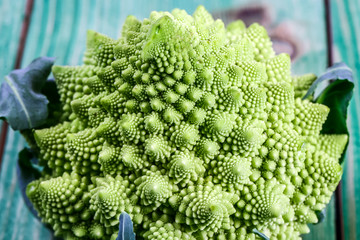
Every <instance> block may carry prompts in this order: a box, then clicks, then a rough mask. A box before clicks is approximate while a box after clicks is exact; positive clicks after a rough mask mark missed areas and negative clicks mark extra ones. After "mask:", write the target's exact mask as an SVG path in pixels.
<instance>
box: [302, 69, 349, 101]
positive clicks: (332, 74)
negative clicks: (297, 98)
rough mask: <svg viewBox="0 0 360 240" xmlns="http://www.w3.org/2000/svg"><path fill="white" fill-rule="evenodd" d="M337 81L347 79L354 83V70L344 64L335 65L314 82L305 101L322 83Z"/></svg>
mask: <svg viewBox="0 0 360 240" xmlns="http://www.w3.org/2000/svg"><path fill="white" fill-rule="evenodd" d="M335 79H343V80H344V79H345V80H348V81H350V82H353V74H352V70H351V69H350V68H349V67H348V66H347V65H346V64H345V63H343V62H339V63H335V64H334V65H332V66H331V67H329V68H328V69H326V71H325V72H324V73H323V74H322V75H320V76H319V77H318V78H317V79H316V80H315V82H313V84H312V85H311V87H310V88H309V90H308V91H307V93H306V94H305V96H304V97H303V99H306V98H308V97H309V96H311V95H312V94H313V93H314V92H315V90H316V88H317V87H318V85H319V84H320V83H321V82H324V81H329V80H335Z"/></svg>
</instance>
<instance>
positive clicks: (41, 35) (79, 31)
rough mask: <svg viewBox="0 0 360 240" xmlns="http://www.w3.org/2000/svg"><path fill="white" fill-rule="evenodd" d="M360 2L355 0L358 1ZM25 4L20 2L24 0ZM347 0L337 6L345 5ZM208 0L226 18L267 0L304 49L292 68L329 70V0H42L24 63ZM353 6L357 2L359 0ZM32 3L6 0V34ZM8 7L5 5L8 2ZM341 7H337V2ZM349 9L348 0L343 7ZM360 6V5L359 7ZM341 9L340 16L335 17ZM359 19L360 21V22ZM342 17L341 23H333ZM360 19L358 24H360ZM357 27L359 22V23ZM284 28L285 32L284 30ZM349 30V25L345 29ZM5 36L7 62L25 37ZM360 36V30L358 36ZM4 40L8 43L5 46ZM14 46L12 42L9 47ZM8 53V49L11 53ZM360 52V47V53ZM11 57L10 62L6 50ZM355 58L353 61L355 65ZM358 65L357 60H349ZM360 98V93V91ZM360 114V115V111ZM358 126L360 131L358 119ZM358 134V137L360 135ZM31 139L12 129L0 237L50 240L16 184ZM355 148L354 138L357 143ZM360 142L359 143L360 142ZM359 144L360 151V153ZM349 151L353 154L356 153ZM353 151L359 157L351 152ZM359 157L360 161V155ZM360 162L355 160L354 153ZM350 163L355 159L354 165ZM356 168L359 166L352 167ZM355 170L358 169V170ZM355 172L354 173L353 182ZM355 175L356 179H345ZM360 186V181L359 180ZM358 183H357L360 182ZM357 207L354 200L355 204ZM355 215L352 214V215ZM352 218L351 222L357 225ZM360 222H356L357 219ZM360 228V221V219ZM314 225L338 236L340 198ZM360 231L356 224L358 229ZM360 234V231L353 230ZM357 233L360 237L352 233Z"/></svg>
mask: <svg viewBox="0 0 360 240" xmlns="http://www.w3.org/2000/svg"><path fill="white" fill-rule="evenodd" d="M352 1H353V2H355V0H352ZM13 2H17V4H20V3H21V4H22V5H21V6H22V7H17V8H16V9H15V10H13V9H14V3H13ZM18 2H20V3H18ZM340 3H341V1H340V0H339V1H338V2H335V3H334V4H337V5H339V6H340V5H341V4H340ZM10 4H11V7H12V11H13V12H16V13H17V14H13V15H11V16H9V17H10V18H11V19H18V20H17V21H15V20H12V21H13V22H16V23H17V24H18V25H16V24H13V23H11V24H10V26H14V27H12V28H10V27H8V28H7V29H6V31H3V28H2V26H3V25H4V26H8V25H6V24H7V21H9V20H8V19H5V18H4V17H3V16H4V15H3V14H2V13H6V12H8V11H5V10H4V9H7V8H6V6H7V7H8V6H9V5H10ZM199 4H202V5H204V6H205V7H206V8H207V9H208V10H209V11H211V12H213V13H215V14H216V15H217V16H222V17H225V14H226V13H228V12H229V11H230V10H233V9H236V8H239V7H244V6H247V5H251V6H254V5H261V6H265V7H264V9H266V10H265V11H266V12H265V13H266V14H265V20H264V22H265V24H266V26H267V27H268V28H269V30H270V32H272V33H274V34H276V33H277V34H278V32H279V31H280V32H284V31H285V33H286V34H287V35H289V36H291V40H292V41H293V42H294V44H295V45H296V47H297V50H298V55H297V58H296V59H295V61H294V65H293V69H292V71H293V73H294V74H302V73H307V72H314V73H316V74H319V73H321V72H322V71H323V70H324V69H325V68H326V37H325V36H326V33H325V22H324V6H323V3H322V1H311V0H292V1H289V0H280V1H273V3H271V4H272V5H270V3H269V1H265V0H264V1H256V4H254V1H250V0H225V1H221V0H217V1H205V0H195V1H190V0H184V1H161V0H155V1H146V0H143V1H126V0H121V1H120V0H107V1H100V0H98V1H96V0H89V1H85V0H78V1H73V0H52V1H47V0H35V5H34V10H33V14H32V20H31V24H30V28H29V35H28V38H27V42H26V49H25V52H24V58H23V61H22V65H23V66H25V65H27V64H28V63H30V62H31V60H32V59H34V58H36V57H38V56H44V55H47V56H54V57H56V58H57V61H56V64H60V65H62V64H67V65H76V64H81V59H82V53H83V52H84V49H85V41H86V30H87V29H93V30H96V31H99V32H101V33H104V34H107V35H109V36H111V37H113V38H116V37H118V36H119V33H120V30H121V25H122V23H123V22H124V20H125V18H126V16H127V15H129V14H132V15H135V16H136V17H138V18H139V19H142V18H145V17H147V16H148V15H149V13H150V12H151V11H152V10H163V11H165V10H171V9H173V8H176V7H177V8H182V9H185V10H186V11H188V12H189V13H192V12H193V11H194V10H195V9H196V7H197V6H198V5H199ZM352 4H353V3H352ZM24 5H25V1H11V0H0V16H1V17H0V32H1V33H3V32H9V33H10V32H11V33H12V32H13V31H14V32H16V30H15V29H16V27H15V26H19V27H18V28H17V29H18V34H19V32H20V30H19V29H20V21H21V18H22V14H23V12H24ZM4 6H5V7H4ZM334 8H335V7H334ZM343 8H344V6H343ZM359 11H360V9H359V8H358V12H359ZM349 13H350V11H349V10H344V11H342V12H341V8H339V9H338V10H337V13H334V19H341V20H342V21H340V20H339V21H338V25H336V24H334V27H335V28H337V29H338V31H339V32H342V31H344V30H343V28H342V25H341V24H346V23H347V21H348V19H347V18H348V17H347V16H346V17H344V15H347V14H349ZM336 14H337V15H336ZM352 17H354V16H352ZM355 20H356V19H353V20H352V21H353V22H354V21H355ZM334 22H335V21H334ZM358 23H359V22H358ZM354 27H355V25H354V23H353V25H352V28H354ZM283 30H284V31H283ZM345 30H346V29H345ZM349 31H350V30H348V31H347V34H348V35H351V37H349V38H354V39H352V40H351V41H350V40H349V38H339V39H335V40H336V44H337V45H336V46H338V48H339V49H344V46H342V44H343V45H347V46H349V45H348V41H350V42H351V43H352V44H353V45H352V46H351V47H349V49H350V50H348V51H345V52H342V51H340V50H339V52H340V53H341V54H342V55H341V56H343V57H344V59H347V58H349V56H348V55H353V54H355V53H352V52H351V50H354V49H356V41H355V40H356V37H354V36H353V35H352V33H349ZM351 31H355V30H351ZM1 35H2V37H1V38H0V63H2V62H1V61H5V60H8V61H10V60H11V61H12V62H11V64H13V62H14V59H15V52H16V46H17V44H15V47H14V46H13V47H12V48H13V49H15V50H12V51H11V54H12V55H11V54H10V53H9V54H7V51H10V50H9V49H7V48H6V47H3V48H2V46H10V45H11V44H14V42H15V41H16V39H18V36H19V35H14V36H13V37H12V38H11V39H12V40H7V42H6V43H3V41H5V40H4V39H3V34H1ZM357 36H358V37H359V35H357ZM3 44H4V45H3ZM9 44H10V45H9ZM4 53H5V54H4ZM357 53H359V51H357ZM6 54H7V55H8V56H9V57H7V58H6V59H5V60H3V58H4V57H3V56H6ZM351 57H353V59H354V62H352V63H353V66H358V65H356V64H358V62H356V61H355V59H357V61H358V59H359V58H355V56H351ZM349 64H350V63H349ZM350 66H351V65H350ZM11 67H12V65H9V67H8V68H4V69H3V68H2V64H0V76H4V75H5V73H7V72H8V71H9V70H10V68H11ZM358 97H359V96H358ZM352 111H353V112H354V114H356V111H359V105H355V106H352ZM356 116H357V117H359V116H360V115H359V113H357V115H356ZM356 120H357V119H356V117H352V118H351V121H352V126H353V127H354V128H355V127H356V124H354V123H353V122H354V121H356ZM357 130H359V128H358V125H357ZM358 140H359V139H357V141H358ZM24 145H25V142H24V141H23V140H22V139H21V137H20V135H19V134H17V133H14V132H13V131H10V132H9V133H8V137H7V144H6V149H5V155H4V158H3V165H2V168H1V173H0V240H2V239H30V240H31V239H34V240H35V239H50V238H51V237H50V233H49V232H48V230H46V229H44V228H43V227H42V226H41V224H40V223H39V222H37V220H35V219H33V218H32V216H31V215H30V213H29V212H28V211H27V209H26V208H25V207H24V205H23V201H22V199H21V197H20V194H19V191H18V189H17V185H16V184H17V182H16V178H15V160H16V155H17V152H18V151H19V150H20V149H21V148H22V147H23V146H24ZM351 146H353V148H354V147H355V143H352V145H351ZM357 146H359V144H358V145H357ZM359 153H360V152H359V150H357V154H358V155H359ZM349 156H350V154H349ZM352 156H354V155H352ZM358 162H359V161H358ZM353 164H355V159H353ZM347 166H348V167H350V166H351V165H350V164H348V165H347ZM352 166H354V165H352ZM348 172H349V171H348V169H347V170H346V174H347V175H346V179H347V178H349V176H351V175H349V174H348ZM353 175H354V172H353ZM351 179H353V178H350V180H351ZM346 181H349V180H346ZM353 185H355V183H354V182H353ZM357 188H358V187H357ZM357 188H354V187H353V193H354V196H355V193H356V190H358V189H357ZM352 204H353V205H354V202H353V203H352ZM353 205H351V204H350V203H347V205H346V206H347V208H346V209H345V210H346V211H348V212H349V213H350V212H351V211H352V209H354V208H353V207H354V206H355V205H354V206H353ZM348 215H349V216H350V214H348ZM350 221H353V220H352V219H349V220H348V222H347V223H348V224H347V225H349V226H353V227H354V226H355V229H356V226H357V225H356V222H355V223H354V222H351V223H350ZM351 224H352V225H351ZM354 224H355V225H354ZM359 226H360V225H359ZM311 228H312V232H311V233H310V234H308V235H306V236H304V238H305V239H330V240H333V239H335V231H334V229H335V228H334V207H333V202H331V203H330V204H329V207H328V216H327V218H326V220H325V222H323V223H322V224H319V225H316V226H314V227H311ZM355 231H356V230H355ZM351 236H359V235H356V233H355V235H351ZM347 239H355V238H347Z"/></svg>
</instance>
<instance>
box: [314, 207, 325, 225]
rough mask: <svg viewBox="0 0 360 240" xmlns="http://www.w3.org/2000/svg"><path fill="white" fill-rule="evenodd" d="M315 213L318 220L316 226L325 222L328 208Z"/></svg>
mask: <svg viewBox="0 0 360 240" xmlns="http://www.w3.org/2000/svg"><path fill="white" fill-rule="evenodd" d="M315 213H316V217H317V219H318V222H317V223H314V225H316V224H319V223H322V222H323V221H324V220H325V217H326V208H324V209H323V210H321V211H315Z"/></svg>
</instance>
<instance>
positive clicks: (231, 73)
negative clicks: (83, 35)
mask: <svg viewBox="0 0 360 240" xmlns="http://www.w3.org/2000/svg"><path fill="white" fill-rule="evenodd" d="M290 65H291V63H290V58H289V56H288V55H287V54H280V55H275V53H274V51H273V49H272V43H271V41H270V38H269V37H268V35H267V33H266V30H265V29H264V28H263V27H262V26H260V25H258V24H253V25H251V26H250V27H248V28H246V27H245V25H244V24H243V23H242V22H241V21H236V22H234V23H231V24H229V25H228V26H227V27H225V26H224V24H223V22H222V21H221V20H214V19H213V18H212V16H211V15H210V14H209V13H208V12H207V11H206V10H205V9H204V7H202V6H200V7H198V9H197V10H196V11H195V13H194V14H193V16H190V15H188V14H187V13H186V12H185V11H183V10H179V9H175V10H173V11H172V12H171V13H169V12H152V13H151V14H150V17H149V18H147V19H144V20H143V21H139V20H138V19H136V18H135V17H134V16H129V17H128V18H127V19H126V21H125V24H124V26H123V29H122V35H121V37H120V38H119V39H117V40H114V39H111V38H109V37H107V36H104V35H102V34H99V33H96V32H93V31H89V32H88V41H87V50H86V52H85V55H84V65H82V66H77V67H73V66H71V67H70V66H65V67H64V66H55V67H53V74H54V76H55V80H56V82H57V86H58V89H59V93H60V95H61V102H62V106H63V107H62V116H61V118H60V119H59V123H58V125H56V126H53V127H50V128H48V129H41V130H36V131H34V137H35V139H36V142H37V145H38V147H39V149H40V152H39V155H40V162H41V164H42V165H44V166H45V173H46V174H44V176H43V178H41V179H39V180H36V181H34V182H32V183H31V184H29V186H28V189H27V194H28V196H29V198H30V200H31V201H32V202H33V204H34V206H35V208H36V209H37V210H38V212H39V216H40V217H41V218H42V220H43V221H44V222H45V223H47V224H49V225H50V226H51V227H52V228H53V229H54V230H55V234H56V235H57V236H62V237H64V238H65V239H115V238H116V234H117V231H118V221H119V220H118V219H119V215H120V214H121V212H122V211H126V212H128V213H129V214H130V216H131V217H132V219H133V222H134V227H135V232H136V234H137V237H138V238H139V239H171V240H180V239H219V240H220V239H230V240H231V239H255V238H256V235H255V234H254V233H252V230H253V229H254V228H256V229H258V230H259V231H261V232H263V233H265V234H266V235H267V236H268V237H271V239H299V238H300V234H303V233H306V232H308V231H309V229H308V228H307V226H306V224H307V223H314V222H317V217H316V214H315V211H319V210H321V209H323V208H324V207H325V205H326V204H327V203H328V202H329V200H330V197H331V194H332V192H333V191H334V189H335V187H336V185H337V184H338V182H339V180H340V178H341V174H342V168H341V166H340V164H339V163H338V159H339V157H340V155H341V153H342V152H343V149H344V147H345V144H346V142H347V136H346V135H324V134H321V133H320V131H321V128H322V125H323V123H324V122H325V120H326V118H327V114H328V112H329V109H328V108H327V107H326V106H323V105H320V104H314V103H312V102H310V101H308V100H302V99H301V97H302V96H303V95H304V93H305V92H306V90H307V89H308V87H309V86H310V84H311V83H312V81H314V78H316V77H315V76H314V75H306V76H303V77H291V75H290V74H291V72H290Z"/></svg>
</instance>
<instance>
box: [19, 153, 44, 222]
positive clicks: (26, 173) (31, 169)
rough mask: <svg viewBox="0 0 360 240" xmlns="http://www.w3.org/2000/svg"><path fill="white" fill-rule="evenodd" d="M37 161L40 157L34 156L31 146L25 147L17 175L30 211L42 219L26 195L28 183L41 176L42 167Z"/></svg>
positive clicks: (20, 156) (20, 155)
mask: <svg viewBox="0 0 360 240" xmlns="http://www.w3.org/2000/svg"><path fill="white" fill-rule="evenodd" d="M37 162H38V159H37V158H36V157H35V156H34V154H33V152H32V151H31V150H30V149H29V148H24V149H23V150H21V151H20V153H19V159H18V162H17V165H16V175H17V179H18V183H19V187H20V191H21V195H22V197H23V199H24V202H25V205H26V206H27V207H28V208H29V210H30V212H31V213H32V214H33V215H34V216H35V217H36V218H37V219H39V220H40V218H39V217H38V215H37V212H36V210H35V209H34V206H33V205H32V203H31V202H30V200H29V198H28V197H27V195H26V187H27V185H28V184H29V183H30V182H32V181H34V180H36V179H38V178H40V176H41V170H42V169H40V168H39V166H37V165H36V164H37Z"/></svg>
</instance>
